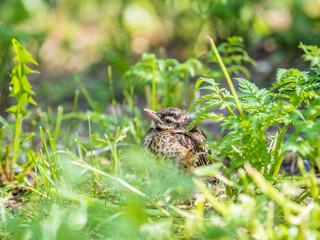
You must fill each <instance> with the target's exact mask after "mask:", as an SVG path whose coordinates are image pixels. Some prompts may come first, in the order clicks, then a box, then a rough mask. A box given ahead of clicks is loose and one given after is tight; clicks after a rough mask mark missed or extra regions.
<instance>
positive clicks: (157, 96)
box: [124, 37, 256, 110]
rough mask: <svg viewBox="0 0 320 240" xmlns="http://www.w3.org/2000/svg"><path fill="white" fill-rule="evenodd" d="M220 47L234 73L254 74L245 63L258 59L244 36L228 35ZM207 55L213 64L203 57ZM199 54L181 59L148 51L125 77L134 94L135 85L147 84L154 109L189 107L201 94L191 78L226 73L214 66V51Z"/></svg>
mask: <svg viewBox="0 0 320 240" xmlns="http://www.w3.org/2000/svg"><path fill="white" fill-rule="evenodd" d="M218 49H220V50H221V51H222V53H223V58H222V59H223V61H224V62H226V63H227V64H228V67H227V70H228V71H229V72H230V74H240V73H244V74H245V75H247V76H250V73H249V70H248V69H247V68H246V67H244V66H243V63H251V64H253V65H256V63H255V61H254V60H253V59H251V58H250V57H249V55H248V53H247V52H246V51H245V50H244V45H243V40H242V38H241V37H231V38H228V42H226V43H222V44H221V45H219V47H218ZM203 56H204V57H205V59H206V62H207V65H209V67H206V65H204V64H203V63H202V62H201V61H199V59H202V58H203ZM198 58H199V59H197V58H189V59H188V60H186V61H185V62H184V63H180V62H179V61H178V60H176V59H170V58H169V59H159V58H156V56H155V55H154V54H144V55H143V56H142V58H141V60H140V61H138V62H137V63H136V64H135V65H134V66H132V67H131V68H130V70H129V71H127V72H126V73H125V75H124V79H125V80H126V81H131V83H130V87H131V95H132V96H133V95H134V90H133V89H134V87H141V86H145V91H146V94H145V95H146V97H147V99H146V100H147V103H148V106H149V107H150V108H152V109H154V110H159V109H162V108H166V107H178V108H183V109H189V108H190V106H191V104H192V102H193V101H194V99H195V98H196V97H195V96H196V95H197V93H196V92H195V91H194V89H192V88H190V82H191V80H192V79H193V78H194V77H196V75H199V74H203V73H206V74H208V75H209V76H214V77H215V78H216V79H218V81H219V80H221V79H222V77H223V75H221V73H220V72H219V71H216V70H215V69H213V68H212V66H211V65H212V64H215V65H216V64H217V63H218V61H217V58H216V57H215V56H214V55H213V54H212V52H211V51H208V52H203V53H201V54H200V55H199V56H198ZM150 85H151V86H152V87H151V88H150ZM150 96H152V98H150Z"/></svg>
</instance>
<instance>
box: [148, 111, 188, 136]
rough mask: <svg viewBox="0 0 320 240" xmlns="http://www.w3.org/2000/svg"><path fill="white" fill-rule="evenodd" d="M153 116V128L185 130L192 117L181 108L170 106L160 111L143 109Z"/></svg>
mask: <svg viewBox="0 0 320 240" xmlns="http://www.w3.org/2000/svg"><path fill="white" fill-rule="evenodd" d="M143 110H144V111H145V112H146V113H147V114H148V116H149V117H150V118H151V128H154V129H157V130H174V131H175V132H181V133H182V132H184V131H185V129H186V128H187V126H188V125H189V124H190V123H191V122H192V118H191V117H190V116H189V115H187V114H186V113H185V112H184V111H182V110H181V109H179V108H174V107H169V108H164V109H162V110H160V111H158V112H154V111H152V110H150V109H147V108H145V109H143Z"/></svg>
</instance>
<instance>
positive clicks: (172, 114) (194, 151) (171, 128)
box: [141, 107, 213, 180]
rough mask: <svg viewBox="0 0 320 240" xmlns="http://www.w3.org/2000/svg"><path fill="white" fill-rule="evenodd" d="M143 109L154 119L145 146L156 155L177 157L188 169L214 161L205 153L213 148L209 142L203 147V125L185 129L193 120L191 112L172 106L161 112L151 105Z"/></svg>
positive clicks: (144, 142) (145, 139)
mask: <svg viewBox="0 0 320 240" xmlns="http://www.w3.org/2000/svg"><path fill="white" fill-rule="evenodd" d="M144 111H145V112H146V113H147V114H148V116H149V117H150V118H151V119H152V122H151V128H150V130H149V131H148V133H147V134H146V135H145V136H144V138H143V140H142V143H141V147H142V148H147V149H149V150H150V151H151V152H153V153H154V154H156V155H160V156H164V157H167V158H170V159H174V160H176V161H178V162H179V164H180V165H181V166H182V167H183V168H185V169H187V170H189V171H191V170H193V169H194V168H196V167H198V166H203V165H208V164H211V163H212V162H211V161H210V160H209V159H208V158H207V157H206V156H205V154H206V153H210V150H209V149H208V148H207V147H206V146H202V147H201V144H202V143H203V142H205V141H206V140H207V138H206V136H205V134H204V133H203V132H202V131H201V129H200V128H199V127H197V126H196V125H195V126H193V127H192V128H191V129H189V130H187V131H186V128H187V126H189V124H190V123H191V122H192V118H191V117H190V116H188V115H187V114H186V113H184V112H183V111H182V110H180V109H178V108H173V107H170V108H165V109H162V110H160V111H158V112H154V111H151V110H149V109H144ZM211 180H213V178H212V179H211Z"/></svg>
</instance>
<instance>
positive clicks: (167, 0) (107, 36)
mask: <svg viewBox="0 0 320 240" xmlns="http://www.w3.org/2000/svg"><path fill="white" fill-rule="evenodd" d="M235 35H237V36H241V37H242V38H243V39H244V43H245V49H246V50H247V51H248V52H249V55H250V56H251V57H252V58H253V59H254V60H256V61H257V62H258V64H259V65H258V68H257V69H251V70H252V73H253V74H252V78H253V79H252V81H253V82H256V83H257V84H258V85H260V86H269V85H270V83H271V82H272V81H273V76H274V72H275V68H276V67H299V68H302V69H303V67H304V66H303V65H302V64H303V63H302V60H301V58H298V56H300V55H301V53H302V52H301V51H300V50H299V49H298V48H297V46H298V44H299V42H303V43H305V44H310V45H312V44H314V45H315V44H319V42H320V41H319V40H320V0H283V1H278V0H268V1H267V0H242V1H239V0H211V1H210V0H198V1H195V0H179V1H173V0H164V1H148V0H91V1H86V0H77V1H76V0H2V1H1V6H0V80H1V84H0V90H1V115H4V114H5V109H6V108H7V107H8V106H9V105H10V104H9V102H8V101H10V99H8V92H9V90H8V83H9V81H10V77H9V75H8V72H10V69H11V68H12V65H13V63H12V61H11V59H12V58H11V57H12V56H11V54H12V51H11V49H10V48H11V39H12V37H15V38H17V40H18V41H20V42H21V43H22V44H23V45H24V46H25V47H26V48H27V49H28V50H29V51H30V53H31V54H32V56H34V58H35V59H36V60H37V61H38V62H39V67H38V68H37V70H39V71H40V72H41V75H39V76H33V77H31V84H32V85H33V86H34V89H35V92H36V95H37V96H36V97H35V98H36V100H37V101H38V102H39V103H40V106H48V105H50V106H52V107H55V106H58V105H63V106H64V107H65V108H66V109H71V108H72V102H73V97H74V91H75V89H76V88H77V86H78V84H77V83H76V81H75V80H74V76H73V74H74V73H77V74H79V76H80V78H81V79H82V82H83V83H84V85H85V86H86V88H87V89H88V91H89V92H91V93H93V94H92V95H93V98H94V100H95V101H99V102H100V103H103V105H104V106H105V108H108V106H109V105H111V94H110V91H109V90H108V82H107V66H108V65H111V66H112V69H113V76H114V77H113V80H114V84H115V95H116V99H117V100H121V99H122V98H123V93H122V90H123V89H125V88H126V87H127V84H126V81H124V80H123V79H122V78H121V76H122V75H123V74H124V73H125V71H126V70H128V69H129V66H130V65H132V64H133V63H135V62H136V61H137V60H139V59H140V58H141V55H142V53H144V52H151V53H154V54H155V55H156V56H158V57H160V58H161V57H168V58H169V57H172V58H176V59H178V60H180V61H185V60H186V59H188V58H190V57H196V56H197V55H198V54H199V53H201V52H202V51H204V50H208V49H209V45H208V40H207V39H206V36H211V37H213V39H214V40H215V41H216V43H217V44H219V43H221V42H222V41H225V40H226V39H227V38H228V37H230V36H235ZM104 103H105V104H104ZM85 104H87V103H86V100H85V99H81V98H80V108H85V107H86V105H85ZM142 105H143V103H142Z"/></svg>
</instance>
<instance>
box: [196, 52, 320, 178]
mask: <svg viewBox="0 0 320 240" xmlns="http://www.w3.org/2000/svg"><path fill="white" fill-rule="evenodd" d="M309 60H310V58H309ZM236 80H237V81H238V84H239V90H240V92H242V93H243V95H244V96H242V97H239V102H238V103H237V101H236V100H235V99H236V98H237V94H235V92H233V94H231V92H229V91H228V90H226V89H223V88H219V86H218V84H217V83H216V81H215V80H214V79H207V78H202V77H201V78H199V80H198V81H197V83H196V87H197V88H198V89H207V90H210V91H211V93H209V94H206V95H204V96H202V97H201V98H199V99H198V100H197V101H196V103H195V105H194V107H195V106H197V105H199V104H200V103H204V105H203V106H202V108H201V109H200V111H199V112H198V113H197V115H196V118H195V121H194V123H193V124H196V123H197V122H199V121H201V120H204V119H211V120H212V121H218V122H222V124H221V125H222V131H225V130H227V134H226V136H225V137H223V138H222V139H221V140H220V141H216V142H209V145H210V146H211V148H212V151H213V152H214V154H216V155H221V156H222V159H224V158H226V157H227V158H229V159H230V160H231V169H230V170H231V171H234V169H236V168H242V167H243V166H244V164H245V163H246V162H249V163H250V164H251V166H253V167H255V168H257V169H258V171H262V172H263V173H264V174H265V175H266V176H269V177H276V176H278V173H279V169H280V166H281V164H282V161H283V158H284V156H285V153H286V152H287V150H288V149H289V147H288V146H287V147H286V148H283V142H284V139H285V134H286V132H287V130H288V129H289V128H290V127H291V126H297V125H301V123H302V122H305V120H306V119H307V118H308V117H309V116H310V114H309V112H308V111H310V110H304V109H301V105H302V104H307V105H310V106H315V105H316V104H317V102H318V101H319V98H320V94H319V89H320V77H319V69H315V74H314V73H312V71H311V72H301V71H299V70H297V69H289V70H285V69H279V70H278V73H277V82H275V83H274V84H273V87H272V88H271V89H270V90H267V89H259V88H258V87H257V86H256V85H255V84H253V83H251V82H249V81H248V80H246V79H243V78H236ZM204 83H206V85H204ZM231 89H232V88H231ZM240 106H241V108H240ZM214 107H220V110H223V109H226V110H227V113H224V114H222V113H221V114H215V113H213V112H211V111H210V112H208V111H209V110H212V108H214ZM313 109H314V111H317V108H313ZM237 110H239V113H240V115H238V113H237ZM242 112H243V114H241V113H242ZM314 114H315V115H314V117H313V120H315V116H319V115H320V113H319V111H318V112H314ZM313 124H316V123H315V122H314V123H313ZM190 127H191V126H190ZM275 130H276V131H275ZM304 157H311V156H306V154H304ZM310 160H311V159H310ZM312 161H315V158H313V159H312Z"/></svg>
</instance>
